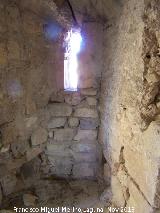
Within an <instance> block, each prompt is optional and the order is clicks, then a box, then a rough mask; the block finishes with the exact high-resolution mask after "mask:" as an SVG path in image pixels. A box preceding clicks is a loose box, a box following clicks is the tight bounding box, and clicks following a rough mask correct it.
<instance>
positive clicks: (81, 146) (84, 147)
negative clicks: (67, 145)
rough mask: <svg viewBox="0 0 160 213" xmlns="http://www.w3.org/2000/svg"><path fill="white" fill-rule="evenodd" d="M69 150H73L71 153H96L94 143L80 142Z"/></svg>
mask: <svg viewBox="0 0 160 213" xmlns="http://www.w3.org/2000/svg"><path fill="white" fill-rule="evenodd" d="M71 149H72V150H73V152H86V153H88V152H90V153H96V150H97V145H96V144H95V142H92V143H85V142H81V143H75V144H73V145H72V147H71Z"/></svg>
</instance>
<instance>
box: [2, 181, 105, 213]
mask: <svg viewBox="0 0 160 213" xmlns="http://www.w3.org/2000/svg"><path fill="white" fill-rule="evenodd" d="M102 192H103V189H102V188H101V186H100V185H99V184H98V183H97V182H96V181H91V180H72V181H68V180H52V179H51V180H43V181H40V182H37V183H36V184H35V185H34V186H32V188H31V189H30V190H26V191H22V192H19V193H17V194H12V195H11V196H10V197H9V198H8V199H7V200H4V202H3V206H2V208H1V210H0V213H10V212H12V211H9V212H8V211H7V210H13V209H14V207H18V208H20V207H21V208H22V207H36V208H41V207H48V208H57V207H60V210H59V211H58V212H61V207H68V208H70V209H72V208H73V207H75V208H81V209H86V208H103V209H105V206H106V203H105V202H104V201H103V199H102ZM2 209H5V210H2ZM74 211H75V209H74ZM13 212H15V211H13ZM48 212H49V211H48ZM63 212H65V211H63ZM75 212H76V211H75ZM77 212H78V211H77ZM95 212H96V211H95ZM104 212H107V211H106V210H105V211H104Z"/></svg>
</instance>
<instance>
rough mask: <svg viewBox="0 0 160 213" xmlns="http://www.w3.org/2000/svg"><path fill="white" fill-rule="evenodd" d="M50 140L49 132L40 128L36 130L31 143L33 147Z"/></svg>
mask: <svg viewBox="0 0 160 213" xmlns="http://www.w3.org/2000/svg"><path fill="white" fill-rule="evenodd" d="M47 138H48V132H47V131H46V130H45V129H43V128H41V127H39V128H38V129H37V130H35V131H34V132H33V134H32V136H31V142H32V145H33V146H36V145H39V144H42V143H45V142H46V141H47Z"/></svg>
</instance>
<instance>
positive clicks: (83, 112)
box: [74, 108, 98, 118]
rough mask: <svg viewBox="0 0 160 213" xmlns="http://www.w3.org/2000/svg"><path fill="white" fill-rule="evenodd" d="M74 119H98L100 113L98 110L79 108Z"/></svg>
mask: <svg viewBox="0 0 160 213" xmlns="http://www.w3.org/2000/svg"><path fill="white" fill-rule="evenodd" d="M74 117H84V118H97V117H98V113H97V110H96V109H90V108H77V109H76V110H75V112H74Z"/></svg>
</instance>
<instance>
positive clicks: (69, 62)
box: [64, 29, 82, 91]
mask: <svg viewBox="0 0 160 213" xmlns="http://www.w3.org/2000/svg"><path fill="white" fill-rule="evenodd" d="M64 43H65V55H64V89H65V90H67V91H77V86H78V57H77V55H78V53H79V52H80V49H81V43H82V36H81V33H80V31H79V30H77V29H76V30H75V29H71V30H70V31H69V32H67V34H66V36H65V39H64Z"/></svg>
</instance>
